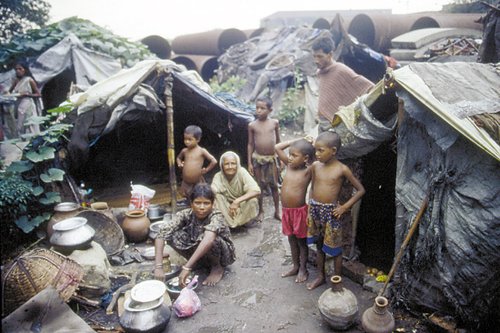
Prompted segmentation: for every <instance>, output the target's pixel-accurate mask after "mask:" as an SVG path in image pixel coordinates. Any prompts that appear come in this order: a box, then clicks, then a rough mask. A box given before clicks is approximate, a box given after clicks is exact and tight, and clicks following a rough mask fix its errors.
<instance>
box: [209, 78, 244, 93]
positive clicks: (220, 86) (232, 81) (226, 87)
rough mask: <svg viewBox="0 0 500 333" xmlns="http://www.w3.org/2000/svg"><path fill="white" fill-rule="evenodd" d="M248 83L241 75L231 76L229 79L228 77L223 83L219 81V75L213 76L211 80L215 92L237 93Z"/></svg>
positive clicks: (211, 86)
mask: <svg viewBox="0 0 500 333" xmlns="http://www.w3.org/2000/svg"><path fill="white" fill-rule="evenodd" d="M245 83H246V80H245V79H243V78H240V77H239V76H234V75H233V76H230V77H229V79H227V80H226V81H225V82H223V83H219V81H218V80H217V76H215V75H214V76H212V78H211V79H210V81H209V84H210V88H212V91H213V92H214V93H219V92H228V93H231V94H236V93H237V92H238V91H239V90H240V89H241V88H242V87H243V86H244V85H245Z"/></svg>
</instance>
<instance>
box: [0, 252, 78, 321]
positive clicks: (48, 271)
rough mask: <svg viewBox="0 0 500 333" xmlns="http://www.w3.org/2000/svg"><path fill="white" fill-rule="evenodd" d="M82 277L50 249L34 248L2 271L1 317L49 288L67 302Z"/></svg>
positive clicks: (73, 267)
mask: <svg viewBox="0 0 500 333" xmlns="http://www.w3.org/2000/svg"><path fill="white" fill-rule="evenodd" d="M82 278H83V268H82V267H81V266H80V265H79V264H78V263H77V262H76V261H74V260H71V259H69V258H66V257H65V256H63V255H61V254H59V253H57V252H54V251H51V250H47V249H42V248H37V249H34V250H32V251H30V252H28V253H26V254H24V255H22V256H20V257H18V258H17V259H15V260H14V261H13V262H12V263H11V264H9V265H8V266H7V267H5V268H4V269H3V270H2V295H3V297H2V302H3V313H2V316H4V315H6V314H8V313H10V312H12V311H14V310H15V309H16V308H18V307H19V306H21V305H22V304H24V303H25V302H26V301H28V300H29V299H30V298H31V297H33V296H35V295H36V294H38V293H39V292H40V291H42V290H43V289H45V288H46V287H48V286H49V285H51V286H53V287H54V288H55V289H56V290H57V291H58V292H59V295H60V296H61V298H62V299H63V300H64V301H65V302H67V301H68V300H69V299H70V297H71V296H72V295H73V293H74V292H75V291H76V289H77V287H78V284H79V283H80V281H81V280H82Z"/></svg>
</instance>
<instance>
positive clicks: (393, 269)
mask: <svg viewBox="0 0 500 333" xmlns="http://www.w3.org/2000/svg"><path fill="white" fill-rule="evenodd" d="M428 204H429V195H428V194H427V195H426V196H425V198H424V201H422V204H421V205H420V209H419V210H418V213H417V216H415V219H414V220H413V224H412V226H411V228H410V230H409V231H408V235H406V238H405V240H404V241H403V244H401V247H400V248H399V251H398V254H397V256H396V259H394V263H393V264H392V267H391V271H390V272H389V274H388V275H387V280H385V283H384V286H383V287H382V289H380V291H379V293H378V295H379V296H382V295H383V294H384V292H385V289H386V288H387V285H388V284H389V281H390V280H391V278H392V276H393V275H394V273H395V272H396V269H397V268H398V266H399V263H400V262H401V258H402V257H403V253H404V252H405V249H406V247H407V246H408V243H409V242H410V240H411V237H412V236H413V234H414V233H415V230H417V226H418V224H419V223H420V219H421V218H422V216H423V215H424V212H425V210H426V209H427V205H428Z"/></svg>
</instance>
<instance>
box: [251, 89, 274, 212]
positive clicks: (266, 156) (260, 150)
mask: <svg viewBox="0 0 500 333" xmlns="http://www.w3.org/2000/svg"><path fill="white" fill-rule="evenodd" d="M272 110H273V101H272V100H271V99H270V98H269V97H260V98H258V99H257V101H256V110H255V114H256V116H257V119H256V120H254V121H252V122H251V123H250V124H248V171H249V172H250V174H251V175H252V176H254V177H255V179H256V180H257V183H259V186H260V189H261V191H262V192H263V190H264V189H265V188H266V187H267V186H269V187H270V189H271V194H272V196H273V201H274V217H275V218H276V219H278V220H281V217H280V213H279V191H278V166H277V164H276V155H275V154H274V146H275V145H276V144H277V143H279V142H280V132H279V123H278V121H277V120H276V119H271V118H269V114H270V113H271V112H272ZM263 198H264V194H263V193H261V195H260V197H259V215H258V216H257V220H259V221H262V219H263V217H264V210H263V208H262V201H263Z"/></svg>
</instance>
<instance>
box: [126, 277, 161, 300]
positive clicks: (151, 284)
mask: <svg viewBox="0 0 500 333" xmlns="http://www.w3.org/2000/svg"><path fill="white" fill-rule="evenodd" d="M166 290H167V286H165V283H163V282H162V281H158V280H146V281H142V282H140V283H138V284H136V285H135V286H134V287H133V288H132V290H131V292H130V298H132V300H134V301H135V302H140V303H146V302H152V301H154V300H157V299H159V298H160V297H162V296H163V294H164V293H165V291H166Z"/></svg>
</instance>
